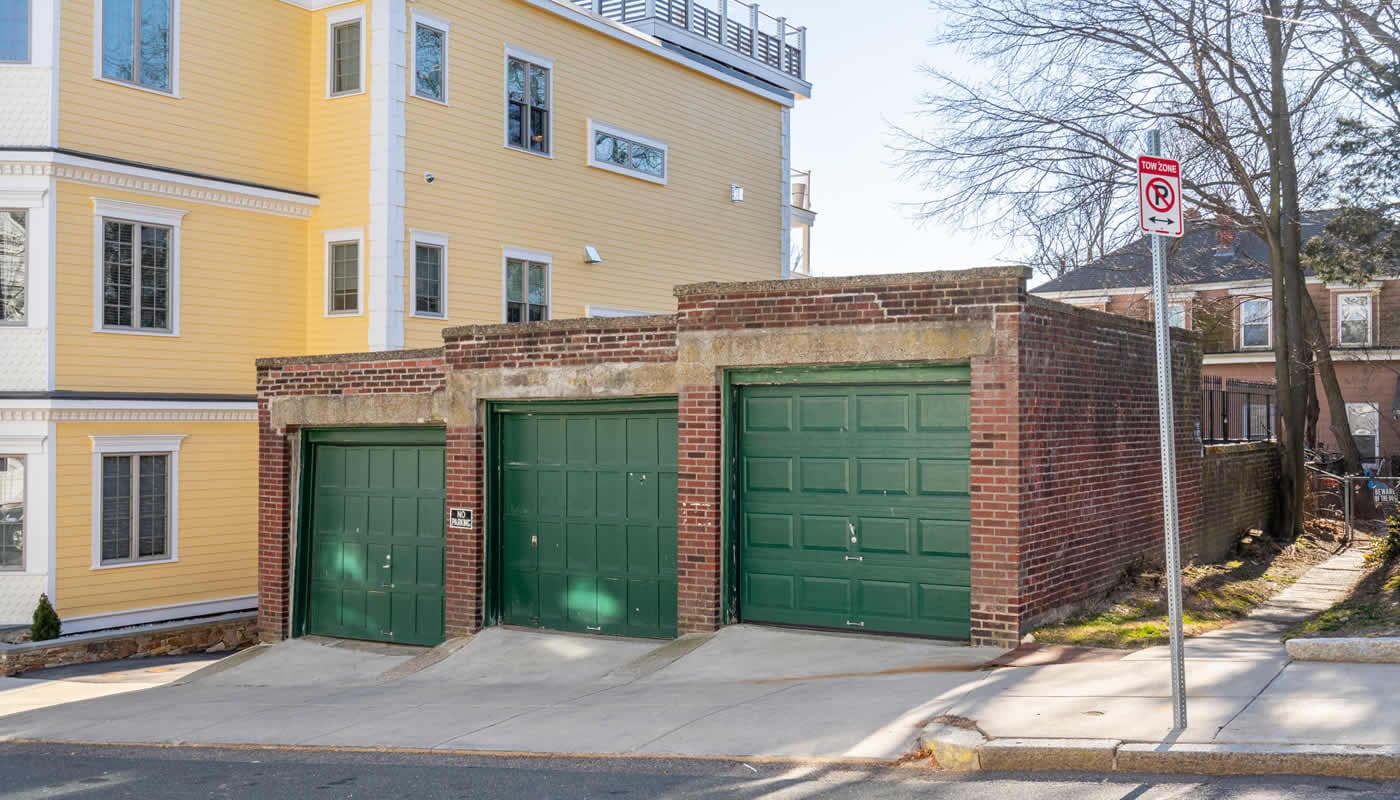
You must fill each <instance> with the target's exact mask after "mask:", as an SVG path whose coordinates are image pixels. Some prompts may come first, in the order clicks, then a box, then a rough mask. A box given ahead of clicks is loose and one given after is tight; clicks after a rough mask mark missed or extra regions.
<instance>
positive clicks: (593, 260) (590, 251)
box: [583, 244, 603, 264]
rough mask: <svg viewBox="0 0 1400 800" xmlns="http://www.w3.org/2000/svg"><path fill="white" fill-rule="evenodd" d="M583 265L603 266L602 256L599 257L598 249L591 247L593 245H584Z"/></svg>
mask: <svg viewBox="0 0 1400 800" xmlns="http://www.w3.org/2000/svg"><path fill="white" fill-rule="evenodd" d="M583 263H585V264H601V263H603V257H602V256H600V255H598V248H596V247H594V246H593V245H591V244H586V245H584V246H583Z"/></svg>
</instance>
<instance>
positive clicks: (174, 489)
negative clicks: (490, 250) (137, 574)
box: [88, 434, 186, 570]
mask: <svg viewBox="0 0 1400 800" xmlns="http://www.w3.org/2000/svg"><path fill="white" fill-rule="evenodd" d="M88 438H89V439H91V440H92V568H93V569H95V570H97V569H125V568H127V567H145V566H150V565H152V564H173V563H175V562H177V561H179V560H180V538H179V536H178V532H179V524H178V523H179V517H180V513H179V512H180V446H181V444H183V443H184V440H185V438H186V434H168V435H162V434H131V435H123V436H97V435H90V436H89V437H88ZM123 454H125V455H164V456H169V457H170V469H169V471H168V472H167V473H166V480H167V481H169V484H170V486H169V490H168V498H167V499H168V501H169V504H170V510H169V514H168V515H167V520H166V535H167V536H168V537H169V538H170V553H169V555H168V556H167V557H166V558H153V559H148V560H146V561H120V562H114V563H111V564H104V563H102V457H103V456H111V455H123Z"/></svg>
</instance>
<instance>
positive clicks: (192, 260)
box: [55, 4, 307, 394]
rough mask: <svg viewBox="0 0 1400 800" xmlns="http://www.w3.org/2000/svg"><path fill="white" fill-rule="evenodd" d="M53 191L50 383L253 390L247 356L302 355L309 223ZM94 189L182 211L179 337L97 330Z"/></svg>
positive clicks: (72, 189) (89, 190) (66, 187)
mask: <svg viewBox="0 0 1400 800" xmlns="http://www.w3.org/2000/svg"><path fill="white" fill-rule="evenodd" d="M186 5H194V4H186ZM57 194H58V203H57V205H58V236H57V245H58V248H57V289H58V297H59V298H60V302H59V303H58V304H57V309H56V310H57V320H56V323H57V324H56V336H55V341H56V345H57V352H56V358H55V376H56V383H57V388H59V389H71V390H109V391H144V392H207V393H237V394H251V393H252V392H253V389H254V374H253V360H254V359H255V358H258V357H260V356H274V355H295V354H298V353H300V352H302V347H303V341H304V331H305V325H304V320H303V305H302V304H303V298H304V297H305V294H306V291H307V289H306V281H305V275H304V273H303V272H301V271H300V270H297V269H296V268H295V265H296V264H298V263H303V262H304V261H305V252H306V243H305V237H306V226H307V223H306V221H305V220H300V219H294V218H290V217H280V216H275V215H272V214H262V213H254V212H249V211H240V210H236V209H231V208H225V207H222V206H215V205H204V204H200V203H190V202H185V201H180V200H173V199H167V198H157V197H150V196H147V195H135V194H127V193H122V192H112V191H108V190H106V189H98V188H94V187H91V186H84V185H80V184H73V183H66V182H61V183H59V184H58V192H57ZM94 197H102V198H107V199H112V200H126V201H130V202H135V203H142V204H146V205H155V206H165V207H169V208H178V209H183V210H186V211H188V213H187V214H186V215H185V217H184V220H183V224H182V227H181V232H180V335H179V336H141V335H132V334H123V333H99V332H95V331H94V330H93V321H94V313H93V304H94V302H95V301H94V297H93V282H94V281H95V280H96V279H97V275H98V267H97V265H96V263H95V261H96V259H97V256H96V254H95V252H94V241H93V239H94V235H95V234H94V213H93V198H94Z"/></svg>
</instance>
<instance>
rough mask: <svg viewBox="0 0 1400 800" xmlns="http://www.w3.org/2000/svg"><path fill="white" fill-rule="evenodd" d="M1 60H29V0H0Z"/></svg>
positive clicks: (16, 61) (19, 61)
mask: <svg viewBox="0 0 1400 800" xmlns="http://www.w3.org/2000/svg"><path fill="white" fill-rule="evenodd" d="M0 61H4V62H11V63H20V64H24V63H27V62H28V61H29V0H0Z"/></svg>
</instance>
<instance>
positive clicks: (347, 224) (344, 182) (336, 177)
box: [304, 3, 371, 353]
mask: <svg viewBox="0 0 1400 800" xmlns="http://www.w3.org/2000/svg"><path fill="white" fill-rule="evenodd" d="M369 14H370V5H369V4H368V3H366V4H365V24H364V28H363V30H364V31H365V43H366V52H367V53H368V46H369V41H370V40H369ZM311 16H312V19H313V21H312V23H311V38H310V48H309V49H310V53H311V56H310V59H309V61H310V66H309V73H308V76H307V80H308V82H309V83H310V84H311V85H312V86H313V87H319V91H318V92H316V93H314V94H313V95H312V100H311V107H310V109H311V110H310V126H309V130H310V134H309V135H310V140H309V142H308V143H307V144H308V146H309V148H310V150H309V158H308V165H307V166H308V169H309V179H310V185H311V191H312V192H314V193H316V194H318V195H320V197H321V205H320V207H319V208H317V209H316V213H315V214H314V215H313V216H312V218H311V223H310V227H309V229H308V232H307V248H306V268H307V273H306V274H307V283H306V285H307V291H306V294H305V296H304V303H305V308H306V320H307V325H306V340H305V348H306V352H308V353H336V352H354V351H361V350H367V349H369V348H368V337H369V317H368V314H367V312H366V311H365V308H364V307H365V306H366V305H367V302H366V301H367V298H368V293H367V290H368V286H367V277H368V276H367V275H366V274H362V275H361V276H360V306H361V313H360V315H359V316H354V317H327V316H326V293H327V287H326V265H325V237H324V232H325V231H328V230H340V229H342V228H359V229H361V231H362V232H364V233H365V234H366V237H367V234H368V231H366V230H365V229H366V228H367V226H368V225H369V112H370V104H369V93H368V91H366V92H365V93H364V94H358V95H349V96H346V97H335V98H327V97H326V92H325V84H326V26H327V22H326V13H325V12H318V13H316V14H313V15H311ZM370 78H371V76H370V74H369V64H368V63H366V64H365V65H364V84H365V87H366V89H369V87H370ZM363 260H364V262H365V264H368V263H369V242H368V238H366V241H365V245H364V254H363Z"/></svg>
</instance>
